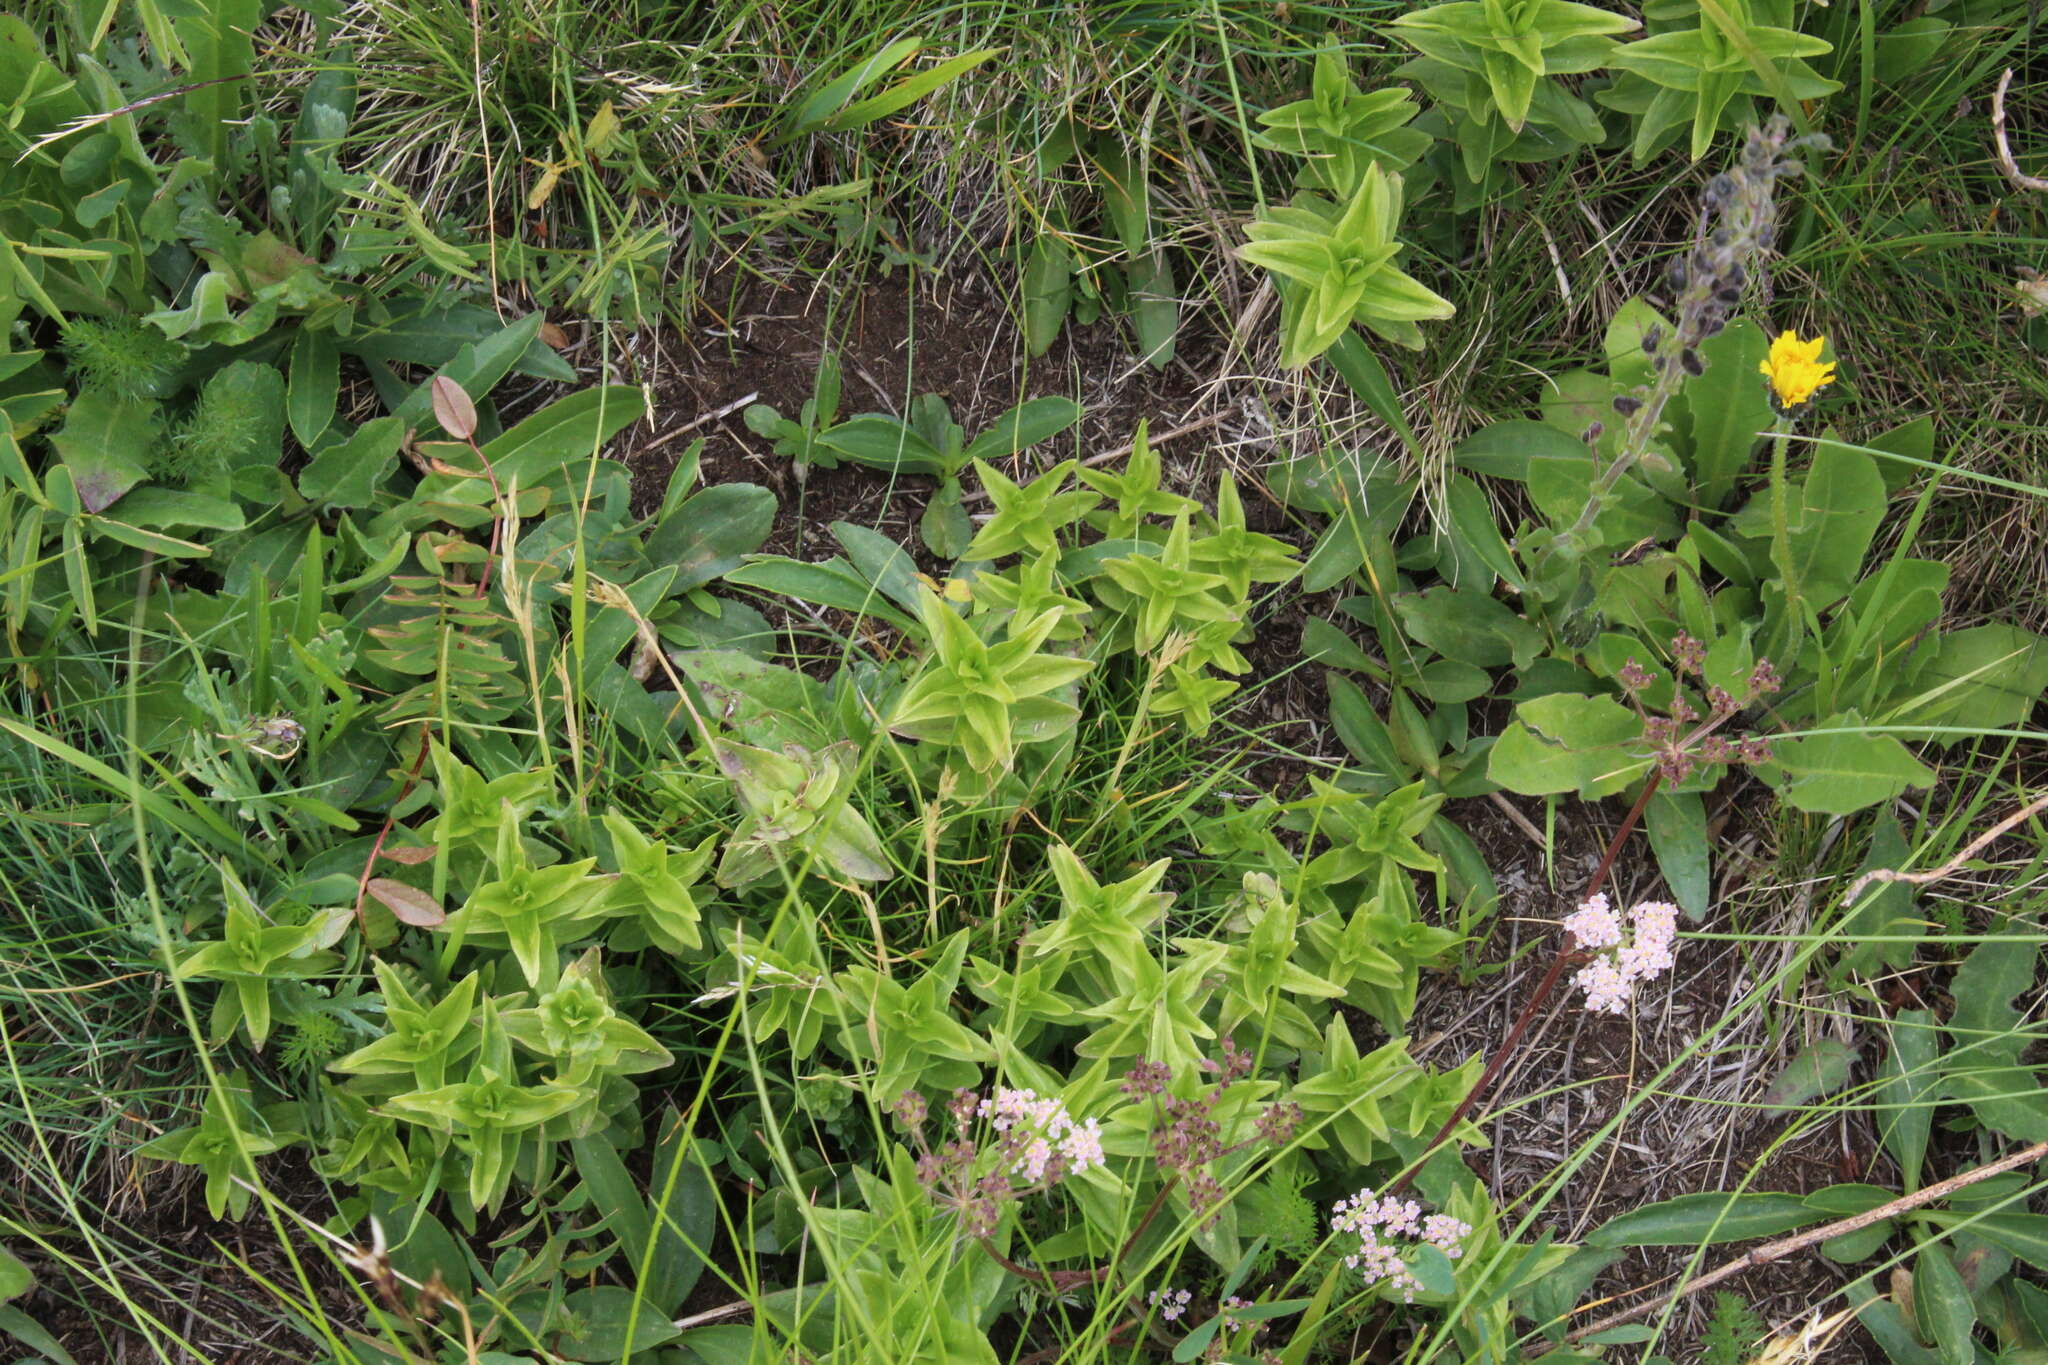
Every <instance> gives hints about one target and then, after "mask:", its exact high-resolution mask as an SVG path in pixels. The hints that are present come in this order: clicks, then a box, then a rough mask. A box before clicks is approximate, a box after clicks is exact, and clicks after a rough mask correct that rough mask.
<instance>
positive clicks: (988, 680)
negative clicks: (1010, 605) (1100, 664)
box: [889, 591, 1095, 775]
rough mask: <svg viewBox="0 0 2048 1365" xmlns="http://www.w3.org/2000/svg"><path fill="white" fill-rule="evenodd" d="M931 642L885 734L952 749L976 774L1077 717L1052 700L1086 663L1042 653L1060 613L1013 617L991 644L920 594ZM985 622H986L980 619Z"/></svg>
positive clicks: (1001, 764) (997, 768) (1073, 709)
mask: <svg viewBox="0 0 2048 1365" xmlns="http://www.w3.org/2000/svg"><path fill="white" fill-rule="evenodd" d="M918 615H919V618H920V619H921V620H922V621H923V623H924V627H925V631H926V635H927V638H928V640H929V642H930V644H931V655H930V657H929V658H928V659H927V660H926V662H925V665H924V668H923V670H922V671H921V672H920V673H919V674H918V676H917V677H916V678H915V679H914V680H913V681H912V682H911V684H910V685H909V686H908V687H906V688H905V689H904V691H903V695H902V696H901V697H899V698H898V699H897V702H896V706H895V709H894V710H893V711H892V712H891V714H890V717H889V729H890V731H891V732H892V733H894V734H896V735H899V736H901V737H903V738H905V739H913V740H917V741H919V742H921V743H927V744H938V745H944V746H947V747H949V748H953V749H957V750H959V752H960V755H961V757H962V758H964V759H965V761H966V763H967V766H968V767H969V768H970V769H972V770H973V771H974V772H976V773H980V774H984V775H986V774H994V773H998V772H1001V771H1006V770H1007V769H1008V768H1009V767H1010V766H1011V764H1012V763H1013V762H1014V761H1015V759H1016V752H1017V747H1018V746H1019V745H1020V744H1028V743H1033V742H1036V741H1039V740H1045V739H1052V738H1054V737H1056V736H1057V735H1059V734H1060V733H1061V732H1063V731H1064V730H1066V729H1068V728H1069V727H1071V726H1072V725H1073V724H1074V722H1075V720H1076V719H1077V718H1078V717H1079V715H1080V709H1079V708H1078V707H1077V706H1075V705H1074V704H1073V703H1072V702H1069V701H1066V700H1063V699H1061V698H1059V697H1056V696H1053V695H1051V694H1053V693H1055V692H1058V691H1059V690H1060V689H1062V688H1065V687H1067V686H1069V685H1070V684H1072V683H1074V682H1076V681H1078V680H1079V679H1080V678H1081V677H1082V676H1083V675H1084V674H1086V673H1087V672H1088V671H1089V670H1090V669H1092V668H1093V667H1094V666H1095V665H1094V662H1093V661H1092V660H1088V659H1076V658H1070V657H1068V656H1066V655H1062V654H1050V653H1044V652H1041V650H1042V647H1043V646H1044V645H1045V643H1046V642H1047V641H1048V640H1049V639H1050V638H1051V637H1052V634H1053V632H1054V630H1055V629H1056V628H1057V627H1058V625H1059V622H1060V619H1061V615H1062V614H1061V613H1060V612H1057V611H1045V612H1040V613H1037V614H1035V615H1029V616H1026V615H1022V614H1018V615H1012V616H1010V617H1009V618H1008V619H1007V620H1006V621H1005V622H1004V625H1003V629H1004V638H1003V639H1002V640H1001V642H999V643H994V644H991V643H990V642H988V641H987V640H984V639H983V638H982V637H981V635H980V633H979V632H977V630H976V629H975V626H974V625H973V624H971V623H969V622H968V621H967V620H966V619H965V618H963V617H962V616H961V615H960V614H959V613H958V612H957V611H955V610H953V608H952V607H951V606H949V605H947V604H946V602H944V601H943V600H942V599H941V598H940V597H939V595H938V594H936V593H933V592H930V591H926V592H921V593H919V594H918ZM980 620H981V621H982V622H985V623H991V625H992V621H991V618H990V617H987V616H984V617H982V618H980Z"/></svg>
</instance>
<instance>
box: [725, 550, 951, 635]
mask: <svg viewBox="0 0 2048 1365" xmlns="http://www.w3.org/2000/svg"><path fill="white" fill-rule="evenodd" d="M725 581H726V582H728V583H732V584H734V585H736V586H738V587H742V588H756V589H759V590H760V591H762V592H773V593H780V594H782V595H783V596H785V597H794V598H796V599H797V600H798V601H801V602H815V603H816V604H817V605H819V606H821V607H837V608H838V609H839V610H841V611H850V612H856V613H861V614H865V615H868V616H875V617H879V618H881V619H882V620H884V621H887V622H889V623H890V624H891V625H894V626H898V627H901V628H902V629H904V630H911V631H914V630H916V629H917V628H918V627H917V623H916V622H915V621H913V620H912V619H911V618H910V617H908V616H906V615H904V614H903V613H902V612H900V611H898V610H896V609H895V608H894V607H892V606H890V605H889V600H888V598H886V597H884V596H883V595H882V593H881V592H880V590H878V589H877V588H876V587H875V586H874V585H873V584H871V583H869V582H868V581H867V580H866V579H865V578H862V577H861V576H860V575H859V574H857V573H855V572H854V571H853V569H852V567H851V566H849V565H848V564H847V562H846V561H845V560H843V559H839V558H837V557H836V556H835V557H834V558H832V559H826V560H820V561H818V562H816V563H805V562H804V561H802V560H797V559H788V558H785V557H784V556H781V555H750V556H749V557H748V559H747V562H746V563H744V564H742V565H740V566H739V567H738V568H737V569H734V570H732V571H731V572H729V573H727V574H726V576H725Z"/></svg>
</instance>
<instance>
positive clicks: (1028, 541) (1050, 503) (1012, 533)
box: [962, 460, 1102, 560]
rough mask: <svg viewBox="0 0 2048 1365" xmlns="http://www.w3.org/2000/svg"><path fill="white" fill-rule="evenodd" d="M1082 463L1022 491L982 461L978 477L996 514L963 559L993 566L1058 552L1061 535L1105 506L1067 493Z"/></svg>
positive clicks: (1065, 463) (1059, 467)
mask: <svg viewBox="0 0 2048 1365" xmlns="http://www.w3.org/2000/svg"><path fill="white" fill-rule="evenodd" d="M1078 463H1079V462H1078V461H1075V460H1061V461H1060V462H1059V463H1058V464H1056V465H1054V466H1053V467H1052V468H1051V469H1048V470H1046V471H1045V472H1044V473H1043V474H1040V475H1039V476H1038V477H1037V478H1035V479H1033V480H1032V481H1031V482H1030V483H1027V484H1021V485H1020V484H1017V483H1015V482H1013V481H1012V480H1010V479H1009V478H1007V477H1005V475H1004V474H1003V472H1002V471H1001V470H999V469H997V468H996V467H995V466H994V465H992V464H990V463H989V462H988V461H987V460H976V461H975V462H974V472H975V473H976V474H978V475H980V476H981V486H982V488H983V489H984V490H986V491H987V493H988V500H989V502H990V503H992V504H993V505H994V507H995V511H994V512H992V513H991V514H990V515H989V519H988V520H987V521H985V522H983V523H982V525H981V529H980V530H979V531H976V532H975V533H974V539H973V540H972V541H970V542H968V545H967V549H966V551H965V552H964V554H963V555H962V557H963V558H965V559H970V560H992V559H1001V558H1002V557H1003V556H1005V555H1014V554H1022V553H1024V552H1025V551H1026V550H1035V551H1037V552H1038V553H1039V554H1051V553H1053V552H1054V551H1055V550H1057V549H1058V548H1059V533H1060V531H1062V530H1064V529H1065V528H1066V527H1068V526H1070V525H1072V524H1073V523H1074V522H1076V521H1079V520H1080V519H1081V518H1082V517H1083V516H1085V515H1086V514H1087V513H1088V512H1089V511H1091V510H1093V508H1094V507H1095V504H1097V503H1099V502H1101V501H1102V497H1101V495H1100V494H1098V493H1095V492H1092V491H1090V490H1087V489H1081V488H1076V489H1068V488H1067V487H1066V484H1067V480H1068V479H1069V478H1071V477H1072V476H1073V473H1074V470H1075V468H1076V467H1077V466H1078Z"/></svg>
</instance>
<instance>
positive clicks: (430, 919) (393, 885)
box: [366, 877, 448, 929]
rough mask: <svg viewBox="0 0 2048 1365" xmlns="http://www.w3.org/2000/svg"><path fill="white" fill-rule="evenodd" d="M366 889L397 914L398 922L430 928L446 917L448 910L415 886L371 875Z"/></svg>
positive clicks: (415, 926) (418, 927)
mask: <svg viewBox="0 0 2048 1365" xmlns="http://www.w3.org/2000/svg"><path fill="white" fill-rule="evenodd" d="M366 889H367V890H368V891H369V893H370V894H371V895H373V896H375V897H376V898H377V899H378V900H380V901H382V902H383V903H384V904H385V905H386V906H387V907H389V909H390V911H391V913H392V914H394V915H396V916H398V920H399V923H401V924H410V925H412V926H413V927H414V928H415V929H432V928H435V927H436V926H438V925H439V924H440V923H441V921H442V920H445V919H447V918H448V912H447V911H446V910H443V909H442V908H441V903H440V902H439V901H437V900H435V899H434V898H433V897H432V896H429V895H428V894H427V893H426V892H424V891H422V890H420V889H419V888H418V887H416V886H407V885H406V884H405V883H404V882H395V881H392V880H391V879H390V878H389V877H372V878H370V884H369V886H368V887H367V888H366Z"/></svg>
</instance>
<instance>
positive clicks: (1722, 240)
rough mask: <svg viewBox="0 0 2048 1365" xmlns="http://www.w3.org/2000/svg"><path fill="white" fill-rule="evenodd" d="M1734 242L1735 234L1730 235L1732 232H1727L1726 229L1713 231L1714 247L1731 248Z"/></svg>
mask: <svg viewBox="0 0 2048 1365" xmlns="http://www.w3.org/2000/svg"><path fill="white" fill-rule="evenodd" d="M1734 242H1735V234H1734V233H1732V232H1730V231H1729V230H1728V229H1727V228H1716V229H1715V230H1714V245H1715V246H1719V247H1726V246H1732V245H1734Z"/></svg>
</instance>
